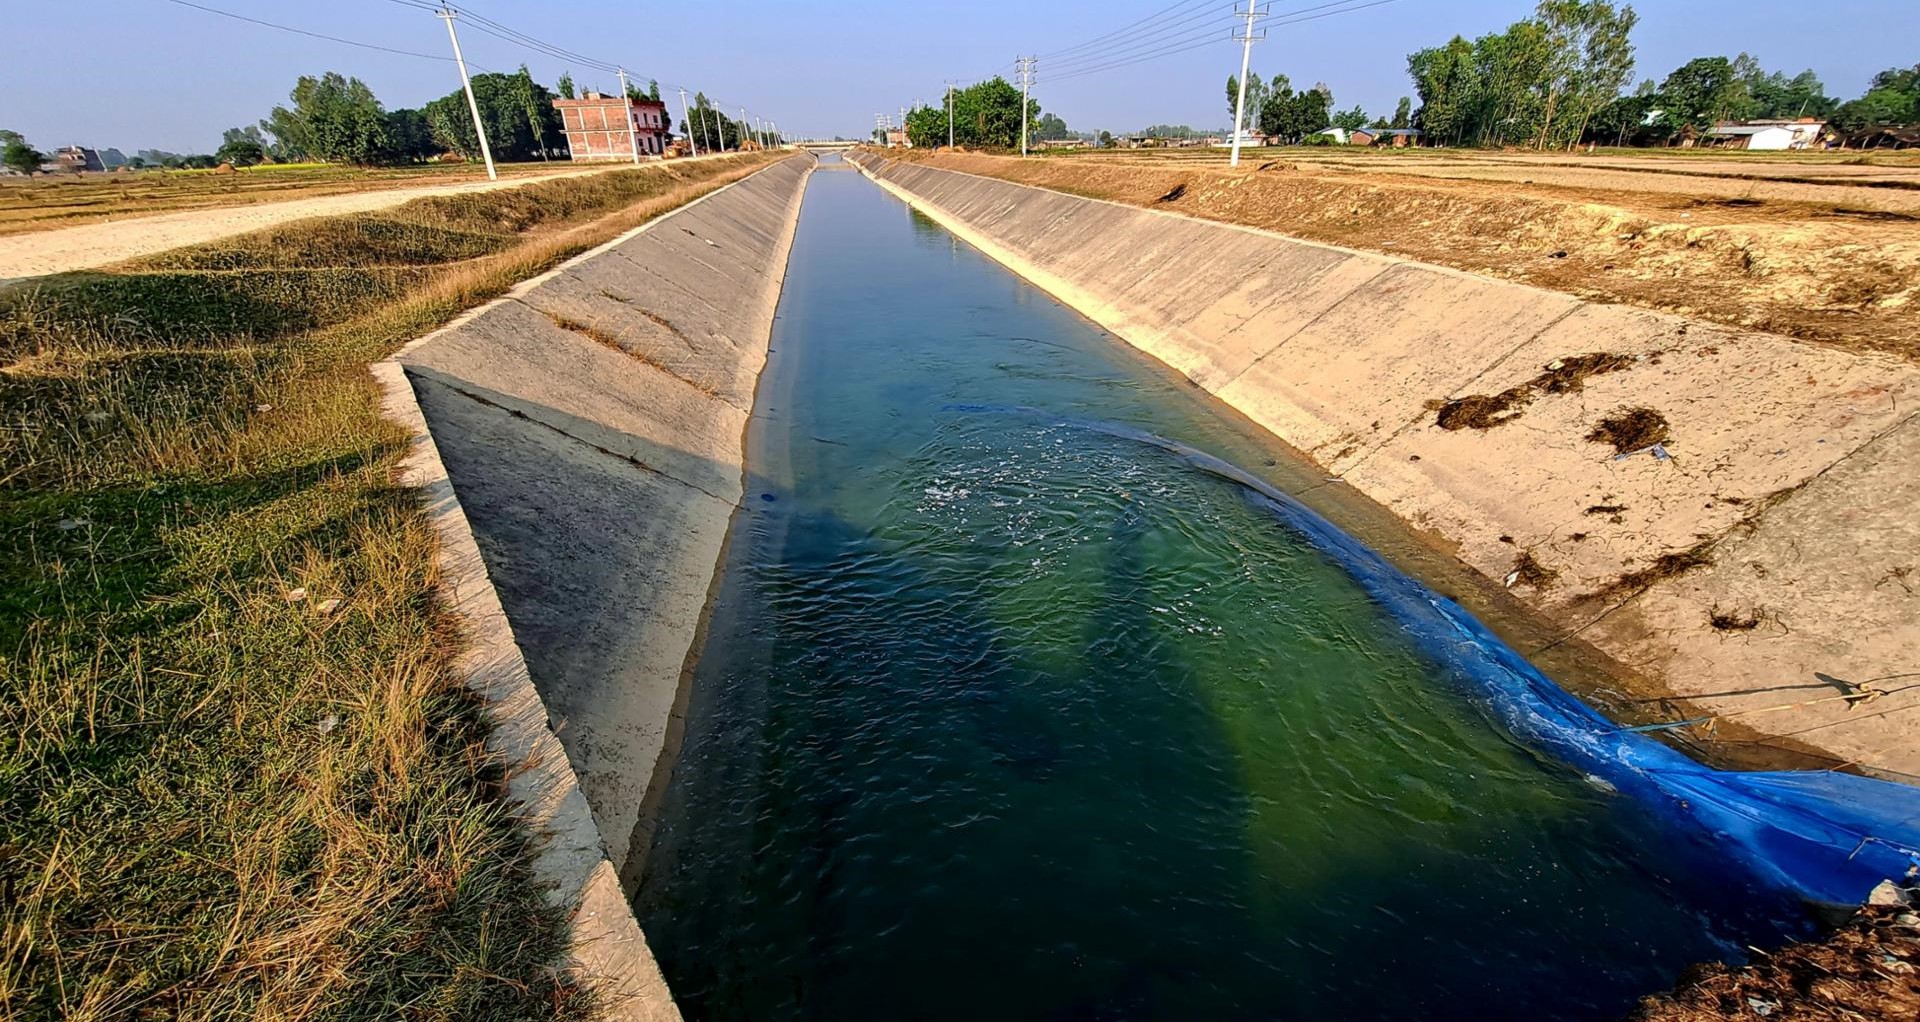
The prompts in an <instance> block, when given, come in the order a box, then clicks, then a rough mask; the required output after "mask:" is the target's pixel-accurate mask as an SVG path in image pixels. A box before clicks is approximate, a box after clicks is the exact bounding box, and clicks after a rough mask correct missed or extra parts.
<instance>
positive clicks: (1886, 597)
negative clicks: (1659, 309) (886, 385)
mask: <svg viewBox="0 0 1920 1022" xmlns="http://www.w3.org/2000/svg"><path fill="white" fill-rule="evenodd" d="M856 159H857V161H858V162H859V164H860V165H861V167H862V169H863V171H865V172H866V173H867V174H868V175H869V176H871V177H873V178H874V179H875V180H876V181H878V182H879V183H880V184H881V185H882V186H884V187H886V188H888V189H889V190H890V191H892V192H894V193H895V194H896V195H898V196H900V197H901V198H902V199H904V200H905V201H907V202H908V203H909V204H910V205H912V206H914V207H915V208H917V209H919V210H920V211H922V212H923V213H925V214H927V215H928V216H929V217H931V218H933V219H934V220H935V221H936V222H938V223H940V224H941V225H942V226H945V227H947V228H948V229H949V230H951V231H953V232H954V233H955V234H957V235H958V236H960V237H961V238H962V239H963V240H965V241H967V242H969V243H970V244H973V245H975V246H976V247H978V248H980V249H981V250H982V251H984V252H986V253H987V254H988V255H990V256H992V257H994V258H995V259H997V260H999V261H1000V262H1002V263H1004V264H1006V265H1007V266H1008V267H1009V268H1011V269H1013V270H1014V271H1015V272H1017V273H1020V274H1021V275H1022V276H1024V277H1026V278H1027V279H1029V280H1030V281H1032V282H1033V283H1035V284H1036V285H1038V286H1040V287H1041V288H1042V289H1044V290H1046V291H1048V292H1050V293H1052V294H1054V295H1055V296H1056V297H1058V298H1060V299H1061V300H1062V301H1064V302H1066V303H1067V304H1069V305H1071V306H1073V307H1074V308H1076V309H1078V310H1079V311H1080V312H1082V313H1083V314H1085V315H1086V316H1088V317H1089V318H1090V319H1092V320H1094V321H1095V322H1097V323H1099V324H1100V325H1102V326H1104V327H1106V328H1107V329H1109V330H1111V331H1112V332H1114V333H1115V334H1117V335H1119V336H1120V337H1122V338H1123V339H1125V340H1126V341H1128V342H1129V343H1131V344H1132V345H1134V346H1135V347H1137V348H1139V349H1140V350H1142V351H1144V352H1146V353H1147V354H1150V355H1153V356H1154V357H1156V358H1158V359H1159V360H1161V361H1163V362H1165V363H1166V364H1167V365H1169V366H1171V367H1173V368H1174V369H1176V370H1178V371H1179V372H1181V373H1183V374H1185V375H1186V376H1187V377H1188V378H1189V379H1191V380H1193V381H1194V382H1195V383H1196V384H1197V385H1199V386H1201V387H1203V388H1205V389H1206V390H1208V391H1209V392H1211V393H1213V394H1215V395H1216V396H1218V397H1220V398H1221V399H1222V400H1224V401H1226V402H1227V403H1228V404H1229V405H1231V406H1233V407H1234V408H1236V409H1238V410H1239V411H1241V412H1243V413H1245V414H1246V415H1247V416H1248V417H1249V418H1251V419H1253V420H1254V421H1255V422H1257V423H1259V424H1260V425H1261V426H1263V427H1265V428H1266V429H1268V430H1270V431H1271V432H1273V433H1274V434H1275V435H1277V436H1279V437H1280V438H1281V439H1283V440H1285V441H1287V442H1288V443H1290V444H1292V445H1293V446H1295V447H1297V448H1300V449H1301V450H1303V451H1305V452H1307V453H1309V454H1310V455H1312V456H1313V457H1314V458H1315V459H1316V460H1317V461H1319V462H1320V464H1321V465H1323V466H1324V467H1326V468H1327V469H1328V470H1329V472H1330V474H1331V475H1333V476H1335V477H1337V478H1339V479H1341V480H1343V481H1345V482H1347V483H1350V484H1351V485H1353V486H1354V487H1355V488H1356V489H1357V490H1358V491H1359V492H1361V493H1363V494H1365V495H1366V496H1368V497H1370V498H1372V499H1373V500H1375V501H1378V502H1379V503H1380V504H1382V505H1384V506H1386V507H1387V508H1389V509H1390V510H1392V511H1393V512H1394V513H1395V514H1397V515H1398V516H1399V517H1400V518H1401V519H1402V520H1404V521H1407V522H1409V523H1412V524H1414V525H1415V526H1416V527H1417V528H1418V529H1420V530H1421V531H1422V532H1423V533H1427V534H1430V535H1434V536H1436V537H1437V538H1439V539H1440V540H1441V541H1443V542H1444V543H1446V544H1447V545H1448V546H1449V547H1451V548H1452V550H1453V552H1454V553H1455V554H1456V556H1458V557H1459V558H1460V559H1461V560H1463V561H1465V562H1466V563H1467V564H1468V565H1469V566H1471V567H1473V568H1474V569H1475V570H1477V571H1479V572H1480V573H1482V574H1483V575H1486V576H1488V577H1490V578H1494V579H1500V578H1502V577H1504V576H1506V575H1508V574H1509V573H1510V572H1511V571H1512V570H1513V564H1514V557H1515V548H1516V545H1518V546H1519V547H1520V548H1522V549H1525V550H1527V551H1529V552H1530V553H1531V554H1532V556H1533V557H1534V558H1535V560H1536V561H1537V563H1538V564H1539V565H1540V567H1541V569H1542V570H1543V571H1545V572H1549V573H1551V574H1552V576H1553V582H1552V583H1551V584H1546V585H1541V586H1536V587H1528V588H1526V589H1523V590H1516V595H1518V596H1519V597H1520V598H1521V599H1523V600H1524V601H1526V602H1527V603H1528V604H1529V605H1531V606H1533V607H1534V608H1535V609H1537V610H1539V611H1541V612H1543V613H1544V614H1545V615H1546V616H1547V617H1548V618H1549V619H1550V620H1553V621H1555V622H1558V623H1559V624H1560V625H1561V626H1562V628H1563V629H1564V631H1565V636H1566V637H1567V638H1571V637H1574V636H1578V637H1579V638H1581V639H1584V640H1586V641H1588V642H1590V643H1592V644H1593V645H1594V646H1595V647H1596V648H1598V649H1599V650H1601V651H1602V652H1603V653H1606V654H1608V655H1610V656H1611V657H1612V658H1613V659H1614V660H1615V661H1617V662H1618V663H1619V664H1621V665H1622V669H1623V670H1625V671H1629V672H1632V671H1638V672H1641V673H1644V674H1647V675H1650V676H1652V677H1653V678H1654V680H1656V681H1658V682H1660V683H1661V684H1663V685H1664V686H1665V687H1666V688H1667V689H1668V690H1670V691H1672V692H1673V693H1675V694H1676V695H1679V696H1684V697H1687V698H1689V699H1690V700H1692V701H1693V702H1694V703H1695V704H1696V705H1698V706H1702V707H1705V708H1707V709H1708V710H1710V711H1712V712H1716V713H1723V714H1724V713H1731V714H1736V715H1739V714H1747V715H1748V716H1745V717H1742V718H1740V719H1741V721H1742V723H1746V724H1750V725H1753V726H1755V727H1759V728H1761V729H1763V730H1765V731H1767V732H1770V733H1773V734H1779V735H1789V736H1794V737H1797V738H1799V739H1801V740H1802V741H1805V742H1808V743H1812V744H1814V745H1817V746H1818V747H1819V748H1821V749H1824V750H1826V751H1828V752H1830V753H1831V754H1832V755H1833V757H1834V758H1835V759H1836V760H1839V761H1843V762H1848V763H1853V764H1858V765H1862V766H1865V767H1868V768H1872V769H1877V770H1880V771H1883V772H1887V773H1891V774H1898V775H1906V776H1914V775H1920V742H1915V741H1913V740H1912V734H1913V728H1914V727H1915V726H1916V724H1917V723H1920V721H1915V720H1913V719H1911V715H1907V716H1900V715H1898V714H1899V711H1901V710H1904V709H1908V708H1911V707H1913V706H1916V705H1920V691H1908V692H1905V693H1894V694H1890V695H1887V696H1885V697H1883V698H1881V699H1878V700H1876V701H1875V702H1874V703H1873V704H1871V709H1870V711H1869V710H1852V709H1849V704H1848V703H1847V702H1845V701H1844V700H1841V699H1838V698H1833V697H1835V696H1837V695H1838V694H1839V693H1838V691H1837V688H1836V686H1835V685H1834V684H1832V683H1831V682H1829V681H1825V680H1822V679H1824V678H1836V677H1837V678H1841V679H1843V680H1846V679H1851V680H1852V681H1853V682H1862V681H1864V682H1868V683H1870V684H1880V685H1882V686H1883V687H1885V688H1889V689H1890V688H1892V687H1895V686H1897V684H1898V683H1897V682H1891V681H1889V680H1888V679H1889V676H1893V675H1899V674H1904V673H1906V672H1911V671H1920V664H1916V663H1915V662H1914V661H1913V659H1912V656H1913V654H1912V652H1911V651H1912V650H1914V649H1916V648H1920V599H1917V598H1916V597H1915V596H1914V595H1913V593H1912V592H1911V591H1910V589H1911V588H1912V587H1909V586H1901V585H1888V584H1885V583H1884V579H1887V578H1894V579H1895V580H1896V581H1898V580H1899V578H1900V577H1902V576H1900V575H1899V574H1898V573H1899V571H1900V569H1901V567H1902V566H1914V565H1915V564H1916V562H1920V519H1917V518H1916V516H1914V515H1913V514H1912V513H1911V508H1912V507H1914V506H1915V502H1916V500H1920V449H1916V443H1920V441H1912V440H1911V437H1912V436H1913V435H1917V434H1920V427H1916V426H1914V425H1913V424H1912V421H1911V420H1912V418H1913V416H1914V413H1915V411H1916V410H1920V371H1916V370H1915V369H1914V368H1913V367H1912V366H1911V365H1909V364H1907V363H1905V362H1903V361H1901V360H1898V359H1895V358H1892V357H1890V356H1882V355H1877V354H1861V353H1853V352H1845V351H1840V350H1836V349H1832V348H1827V347H1823V346H1820V345H1815V344H1808V343H1802V342H1797V341H1794V340H1791V339H1788V338H1784V337H1779V336H1775V335H1770V334H1762V333H1753V332H1743V331H1737V330H1732V329H1729V328H1725V327H1721V326H1714V325H1709V324H1703V323H1699V322H1695V321H1690V320H1687V319H1683V318H1680V317H1676V316H1671V315H1665V314H1661V313H1654V312H1648V311H1643V310H1638V309H1632V308H1627V307H1623V306H1603V305H1592V304H1588V303H1585V302H1582V301H1580V300H1578V299H1576V298H1573V297H1571V296H1568V295H1565V294H1560V293H1557V292H1552V291H1545V290H1541V289H1538V288H1533V287H1528V286H1524V285H1519V284H1513V283H1508V282H1502V281H1495V280H1491V279H1487V278H1484V277H1478V276H1474V275H1471V274H1467V273H1463V272H1460V271H1456V270H1450V269H1445V268H1441V267H1434V266H1428V265H1423V264H1418V263H1413V262H1409V261H1406V260H1400V259H1394V258H1392V257H1387V256H1381V255H1374V254H1369V253H1362V252H1355V251H1350V250H1345V249H1340V248H1335V247H1332V246H1327V245H1323V244H1318V243H1313V242H1305V241H1300V240H1297V239H1292V238H1287V237H1284V236H1281V235H1276V234H1272V233H1270V232H1264V231H1259V230H1255V229H1252V228H1245V227H1238V226H1234V225H1229V224H1222V223H1217V222H1211V221H1204V220H1196V219H1191V218H1187V217H1182V216H1179V215H1177V214H1174V213H1167V212H1159V211H1153V210H1145V209H1140V208H1136V207H1132V206H1124V205H1120V204H1117V203H1111V202H1105V201H1102V200H1097V199H1085V198H1080V197H1077V196H1071V195H1065V194H1062V193H1058V192H1050V191H1046V190H1043V189H1038V188H1032V187H1028V186H1024V185H1016V184H1012V183H1009V182H1005V181H1000V180H995V179H991V178H983V177H978V176H974V175H970V174H965V173H960V172H956V171H948V170H940V169H936V168H931V167H925V166H918V165H913V164H906V163H899V162H894V161H888V160H885V159H883V158H879V157H875V156H870V155H869V156H861V157H857V158H856ZM1596 351H1605V352H1610V353H1617V354H1619V355H1622V356H1626V357H1629V358H1632V359H1633V365H1632V367H1631V368H1629V369H1622V370H1619V371H1615V372H1610V373H1607V374H1605V375H1601V376H1595V377H1591V378H1589V379H1587V380H1585V381H1584V384H1583V386H1582V387H1581V388H1580V390H1579V391H1578V392H1573V393H1566V394H1554V395H1551V396H1548V397H1545V398H1542V399H1540V400H1538V401H1536V402H1534V403H1533V404H1532V405H1531V406H1530V407H1529V408H1528V409H1527V410H1526V413H1525V415H1524V416H1522V417H1520V418H1518V419H1516V420H1514V421H1512V422H1511V423H1508V424H1506V425H1504V426H1503V427H1502V428H1500V429H1496V430H1457V431H1449V430H1445V429H1442V428H1440V427H1439V426H1438V425H1437V424H1436V423H1435V422H1434V413H1433V412H1432V411H1431V410H1430V408H1429V407H1428V403H1429V402H1431V401H1434V400H1439V401H1442V402H1444V401H1448V400H1453V399H1456V398H1460V397H1465V396H1468V395H1472V394H1486V393H1498V392H1501V391H1504V390H1506V389H1508V388H1512V387H1515V386H1518V385H1521V384H1524V383H1526V382H1527V381H1528V380H1530V379H1534V378H1537V377H1538V376H1539V375H1540V374H1542V372H1543V371H1548V370H1547V367H1550V366H1552V365H1553V364H1554V363H1555V362H1557V361H1560V360H1563V359H1567V358H1571V357H1576V356H1579V355H1582V354H1584V353H1590V352H1596ZM1628 406H1633V407H1649V408H1654V409H1658V410H1659V412H1660V413H1661V414H1662V416H1663V417H1664V418H1665V419H1667V420H1668V426H1669V430H1670V433H1671V437H1672V439H1671V441H1670V442H1669V443H1668V444H1667V445H1665V447H1664V448H1663V450H1664V451H1665V453H1667V454H1670V455H1671V457H1668V458H1662V457H1659V456H1657V455H1656V454H1655V453H1653V452H1639V453H1635V454H1631V455H1628V456H1620V455H1617V454H1616V453H1615V452H1614V451H1613V450H1612V449H1611V448H1610V447H1606V446H1603V445H1597V444H1593V443H1591V442H1589V441H1588V440H1587V439H1586V438H1587V436H1588V435H1590V434H1591V433H1592V432H1593V430H1594V429H1595V427H1596V426H1597V425H1598V424H1599V423H1600V421H1601V420H1602V419H1604V418H1605V417H1606V416H1607V415H1608V414H1610V413H1611V412H1613V411H1615V410H1617V409H1619V408H1622V407H1628ZM1593 506H1623V507H1624V510H1622V511H1621V512H1620V513H1618V514H1615V515H1610V516H1606V517H1594V516H1590V515H1587V514H1586V513H1585V509H1587V508H1589V507H1593ZM1902 509H1905V510H1902ZM1703 543H1710V544H1712V545H1713V546H1714V547H1715V550H1716V552H1715V556H1714V557H1713V558H1712V563H1711V564H1707V565H1703V566H1700V567H1698V568H1696V569H1695V570H1691V571H1688V572H1686V573H1684V574H1682V575H1679V576H1676V577H1672V578H1666V579H1661V580H1658V581H1655V582H1653V583H1652V584H1651V585H1649V586H1647V587H1646V588H1644V589H1643V590H1641V591H1639V592H1637V593H1635V594H1633V595H1631V596H1627V597H1625V599H1624V601H1622V602H1614V603H1608V602H1605V601H1599V600H1596V599H1595V598H1593V597H1592V595H1591V594H1593V593H1596V592H1606V591H1610V590H1609V587H1610V586H1613V584H1614V583H1616V582H1617V581H1618V580H1620V579H1621V578H1623V577H1631V576H1633V575H1634V574H1635V573H1636V572H1638V571H1643V570H1644V569H1645V568H1646V567H1647V566H1648V565H1651V564H1655V563H1657V562H1659V561H1660V559H1661V558H1663V557H1671V556H1672V555H1674V554H1675V553H1676V552H1683V551H1687V550H1692V549H1696V548H1698V547H1700V546H1701V545H1702V544H1703ZM1909 570H1910V571H1920V567H1910V569H1909ZM1716 600H1717V602H1718V604H1719V605H1721V606H1726V605H1730V604H1734V603H1738V604H1740V605H1742V606H1749V607H1752V606H1764V607H1767V608H1769V610H1770V611H1771V612H1772V613H1773V614H1775V615H1776V616H1775V617H1774V618H1773V619H1772V620H1774V621H1776V622H1777V623H1778V624H1779V625H1780V626H1781V627H1778V628H1774V629H1771V630H1769V629H1761V628H1756V629H1754V630H1752V631H1743V632H1739V633H1737V634H1734V635H1729V634H1728V633H1727V632H1726V631H1724V630H1722V629H1716V628H1714V627H1713V626H1712V623H1711V620H1710V618H1711V609H1710V608H1711V605H1712V604H1714V603H1715V601H1716ZM1816 700H1819V701H1816ZM1792 703H1806V704H1809V705H1798V706H1795V707H1794V708H1793V709H1789V710H1780V711H1775V710H1773V709H1772V707H1776V706H1779V705H1782V704H1792ZM1757 711H1765V712H1764V713H1759V712H1757ZM1889 712H1891V713H1893V714H1895V715H1893V716H1887V715H1886V714H1888V713H1889Z"/></svg>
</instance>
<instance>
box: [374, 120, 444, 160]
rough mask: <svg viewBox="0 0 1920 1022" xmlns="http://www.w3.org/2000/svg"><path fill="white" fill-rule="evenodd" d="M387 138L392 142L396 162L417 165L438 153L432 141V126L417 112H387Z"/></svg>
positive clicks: (438, 148) (437, 147) (436, 146)
mask: <svg viewBox="0 0 1920 1022" xmlns="http://www.w3.org/2000/svg"><path fill="white" fill-rule="evenodd" d="M387 136H388V137H389V138H391V139H392V140H393V157H394V159H396V160H400V161H403V162H409V163H418V162H422V161H425V160H430V159H432V158H433V157H435V156H436V155H438V154H439V153H440V147H439V146H438V145H436V144H434V141H433V126H432V125H431V124H429V123H428V122H427V115H426V114H425V113H424V112H422V111H419V110H413V109H407V108H402V109H399V110H389V111H387Z"/></svg>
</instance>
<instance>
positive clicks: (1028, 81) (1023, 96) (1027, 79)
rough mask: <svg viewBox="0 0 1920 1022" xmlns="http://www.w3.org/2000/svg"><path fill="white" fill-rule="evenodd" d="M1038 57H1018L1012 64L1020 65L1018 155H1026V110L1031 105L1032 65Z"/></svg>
mask: <svg viewBox="0 0 1920 1022" xmlns="http://www.w3.org/2000/svg"><path fill="white" fill-rule="evenodd" d="M1038 61H1039V58H1038V57H1020V58H1017V59H1016V60H1015V61H1014V63H1016V64H1018V65H1020V155H1022V156H1025V155H1027V108H1028V107H1029V106H1032V105H1033V100H1032V98H1031V97H1032V96H1033V65H1034V64H1035V63H1037V62H1038Z"/></svg>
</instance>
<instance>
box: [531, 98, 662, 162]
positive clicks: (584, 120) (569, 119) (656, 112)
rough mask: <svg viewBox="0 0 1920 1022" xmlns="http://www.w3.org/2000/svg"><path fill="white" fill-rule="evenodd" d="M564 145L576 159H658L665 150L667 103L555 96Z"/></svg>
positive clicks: (555, 107) (554, 102)
mask: <svg viewBox="0 0 1920 1022" xmlns="http://www.w3.org/2000/svg"><path fill="white" fill-rule="evenodd" d="M553 106H554V109H556V110H558V111H560V123H561V128H562V130H564V131H565V132H566V133H567V148H568V149H569V150H571V151H572V153H573V158H574V159H575V160H576V161H593V160H631V159H633V157H634V153H635V152H636V151H637V152H638V153H639V155H640V157H641V158H642V159H659V158H661V157H663V156H665V155H666V151H667V135H668V134H669V130H668V121H667V105H666V104H665V103H662V102H660V101H659V100H656V99H624V98H622V97H619V96H607V95H602V94H601V93H598V92H584V93H581V94H580V98H579V99H556V100H554V101H553Z"/></svg>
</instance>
